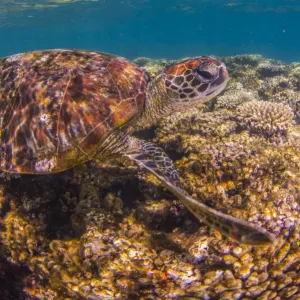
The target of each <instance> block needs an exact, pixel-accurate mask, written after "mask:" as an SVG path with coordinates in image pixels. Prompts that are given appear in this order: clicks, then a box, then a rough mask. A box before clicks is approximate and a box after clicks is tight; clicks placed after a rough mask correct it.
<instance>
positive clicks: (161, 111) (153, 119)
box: [139, 74, 172, 127]
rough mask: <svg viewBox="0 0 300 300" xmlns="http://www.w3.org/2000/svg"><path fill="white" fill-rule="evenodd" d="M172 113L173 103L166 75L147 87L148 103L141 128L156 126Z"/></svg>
mask: <svg viewBox="0 0 300 300" xmlns="http://www.w3.org/2000/svg"><path fill="white" fill-rule="evenodd" d="M171 112H172V102H171V99H170V97H169V96H168V95H167V91H166V86H165V79H164V74H160V75H158V76H156V77H155V78H154V79H153V80H152V81H151V82H150V83H149V84H148V87H147V91H146V103H145V108H144V111H143V112H142V114H141V116H140V120H139V126H140V127H147V126H149V125H153V124H156V123H157V122H158V121H159V120H160V119H161V118H162V117H164V116H167V115H169V114H170V113H171Z"/></svg>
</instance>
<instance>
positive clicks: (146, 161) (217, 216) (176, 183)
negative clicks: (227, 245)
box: [124, 138, 274, 245]
mask: <svg viewBox="0 0 300 300" xmlns="http://www.w3.org/2000/svg"><path fill="white" fill-rule="evenodd" d="M129 144H130V146H129V149H128V151H127V152H126V153H124V155H125V156H127V157H129V158H130V159H132V160H134V161H136V162H137V164H138V165H139V166H141V167H142V168H146V169H147V170H148V171H150V172H151V173H152V174H154V175H155V176H156V177H157V178H158V179H159V180H160V181H161V182H162V184H163V185H164V186H165V187H166V188H167V189H168V190H169V191H171V192H172V193H173V194H175V195H176V196H177V197H178V198H179V199H180V200H181V201H182V203H183V204H184V205H185V206H186V207H187V208H188V209H189V210H190V211H191V212H192V213H193V214H194V215H195V216H196V217H197V218H198V219H199V220H201V221H203V222H204V223H206V224H207V225H209V226H211V227H213V228H215V229H217V230H218V231H220V232H221V233H222V234H223V235H226V236H228V237H231V238H233V239H235V240H237V241H239V242H242V243H245V244H250V245H269V244H272V243H273V242H274V238H273V237H272V235H271V234H269V233H268V232H267V231H265V230H263V229H261V228H258V227H255V226H253V225H251V224H249V223H248V222H245V221H242V220H239V219H236V218H234V217H231V216H228V215H225V214H223V213H220V212H218V211H216V210H214V209H212V208H209V207H208V206H206V205H204V204H202V203H200V202H198V201H196V200H194V199H193V198H191V197H190V196H189V195H188V194H187V192H186V191H184V189H183V188H182V186H181V183H180V179H179V175H178V173H177V171H176V169H175V167H174V165H173V163H172V162H171V160H170V159H169V158H168V156H167V155H166V154H165V152H164V151H163V150H162V149H161V148H160V147H158V146H156V145H155V144H153V143H150V142H146V141H141V140H138V139H135V138H130V140H129Z"/></svg>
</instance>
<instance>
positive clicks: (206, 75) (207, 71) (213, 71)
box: [195, 63, 218, 83]
mask: <svg viewBox="0 0 300 300" xmlns="http://www.w3.org/2000/svg"><path fill="white" fill-rule="evenodd" d="M195 71H196V73H197V76H198V77H199V79H200V80H201V81H202V82H206V83H208V82H211V81H213V80H214V79H215V78H216V77H217V75H218V67H217V66H215V65H214V64H207V63H203V64H201V65H200V66H199V67H198V68H197V69H196V70H195Z"/></svg>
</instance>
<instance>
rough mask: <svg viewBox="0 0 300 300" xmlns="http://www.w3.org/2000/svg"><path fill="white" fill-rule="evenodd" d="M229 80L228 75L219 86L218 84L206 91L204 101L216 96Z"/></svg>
mask: <svg viewBox="0 0 300 300" xmlns="http://www.w3.org/2000/svg"><path fill="white" fill-rule="evenodd" d="M228 80H229V77H228V79H227V80H226V81H224V82H223V83H222V84H221V85H220V86H218V87H217V88H216V89H215V90H214V91H211V92H208V93H207V94H205V102H206V101H209V100H211V99H212V98H214V97H216V96H217V95H219V94H220V93H221V92H223V90H224V89H225V87H226V85H227V82H228Z"/></svg>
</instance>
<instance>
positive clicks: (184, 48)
mask: <svg viewBox="0 0 300 300" xmlns="http://www.w3.org/2000/svg"><path fill="white" fill-rule="evenodd" d="M299 32H300V1H298V0H295V1H292V0H290V1H279V0H261V1H247V0H236V1H234V0H231V1H225V0H213V1H209V0H98V1H97V0H85V1H74V0H73V1H72V0H44V1H42V0H39V1H32V0H27V1H25V0H18V1H16V0H15V1H13V0H12V1H9V0H0V41H1V43H0V45H1V46H0V57H2V56H7V55H10V54H14V53H20V52H24V51H29V50H35V49H49V48H82V49H93V50H98V51H104V52H110V53H115V54H119V55H122V56H125V57H127V58H130V59H132V58H134V57H138V56H148V57H152V58H162V57H166V58H170V59H173V58H181V57H185V56H194V55H203V54H207V55H235V54H242V53H259V54H263V55H265V56H267V57H271V58H275V59H280V60H283V61H286V62H292V61H300V38H299Z"/></svg>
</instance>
